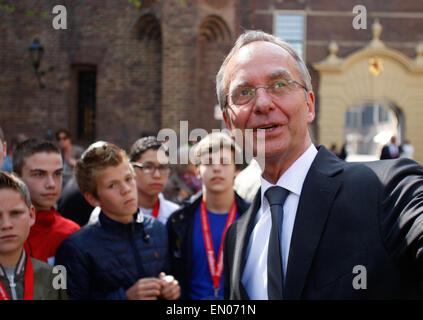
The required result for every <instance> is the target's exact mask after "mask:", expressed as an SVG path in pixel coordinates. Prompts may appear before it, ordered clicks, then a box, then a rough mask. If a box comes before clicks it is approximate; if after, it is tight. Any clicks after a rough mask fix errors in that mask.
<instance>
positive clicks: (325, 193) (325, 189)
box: [284, 146, 344, 299]
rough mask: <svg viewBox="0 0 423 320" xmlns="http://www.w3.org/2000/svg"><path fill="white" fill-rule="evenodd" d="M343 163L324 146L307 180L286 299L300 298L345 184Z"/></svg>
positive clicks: (291, 253) (303, 192)
mask: <svg viewBox="0 0 423 320" xmlns="http://www.w3.org/2000/svg"><path fill="white" fill-rule="evenodd" d="M343 166H344V162H343V161H342V160H340V159H339V158H338V157H336V156H335V155H333V154H332V153H330V152H329V151H328V150H327V149H326V148H325V147H323V146H321V147H319V152H318V154H317V156H316V158H315V160H314V161H313V164H312V165H311V167H310V170H309V172H308V174H307V176H306V179H305V181H304V185H303V189H302V191H301V196H300V200H299V203H298V209H297V215H296V218H295V223H294V229H293V232H292V238H291V247H290V250H289V258H288V266H287V273H286V283H285V292H284V295H285V298H286V299H300V298H301V295H302V292H303V289H304V286H305V282H306V279H307V275H308V273H309V271H310V267H311V264H312V262H313V259H314V256H315V253H316V251H317V248H318V245H319V242H320V238H321V236H322V234H323V230H324V227H325V225H326V221H327V219H328V216H329V212H330V210H331V207H332V204H333V201H334V200H335V197H336V194H337V192H338V190H339V188H340V187H341V185H342V175H341V174H340V173H342V171H343Z"/></svg>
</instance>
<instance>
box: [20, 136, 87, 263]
mask: <svg viewBox="0 0 423 320" xmlns="http://www.w3.org/2000/svg"><path fill="white" fill-rule="evenodd" d="M13 171H14V172H15V173H16V174H17V175H18V176H19V177H20V178H21V179H22V180H23V182H25V184H26V185H27V186H28V189H29V192H30V194H31V201H32V203H33V205H34V207H35V212H36V220H35V224H34V225H33V226H32V227H31V231H30V234H29V237H28V239H27V241H26V242H25V249H26V250H27V252H29V254H30V256H31V257H33V258H36V259H38V260H41V261H44V262H47V263H49V264H50V265H54V257H55V254H56V250H57V248H58V247H59V245H60V244H61V243H62V241H63V240H64V239H66V238H67V237H68V236H69V235H70V234H72V233H73V232H75V231H76V230H78V229H79V228H80V227H79V225H78V224H76V223H75V222H73V221H71V220H69V219H66V218H63V217H62V216H61V215H60V214H59V212H57V211H56V210H55V209H54V205H55V203H56V201H57V199H58V198H59V196H60V194H61V192H62V171H63V160H62V157H61V155H60V149H59V148H58V147H57V146H56V145H54V144H53V143H51V142H49V141H43V140H38V139H29V140H27V141H25V142H23V143H21V144H20V145H18V147H17V148H16V150H15V153H14V154H13Z"/></svg>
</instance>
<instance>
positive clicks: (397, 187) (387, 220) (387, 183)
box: [375, 159, 423, 278]
mask: <svg viewBox="0 0 423 320" xmlns="http://www.w3.org/2000/svg"><path fill="white" fill-rule="evenodd" d="M383 162H386V163H387V164H386V163H385V165H384V166H382V165H379V168H378V169H377V170H375V172H377V174H378V176H379V178H380V181H381V182H382V186H383V188H382V192H381V193H382V194H381V199H380V201H381V207H380V209H379V210H380V211H379V215H380V217H379V219H380V223H381V229H382V230H381V231H382V236H383V241H384V244H385V247H386V248H387V249H388V251H389V252H390V253H391V255H392V256H393V258H394V259H395V260H396V261H397V262H398V263H400V265H404V266H405V267H406V268H407V269H408V270H414V271H416V273H417V275H418V277H419V278H423V168H422V167H421V166H420V165H419V164H417V163H416V162H414V161H412V160H409V159H398V160H392V161H391V160H389V161H383ZM381 163H382V162H381Z"/></svg>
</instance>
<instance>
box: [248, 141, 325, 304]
mask: <svg viewBox="0 0 423 320" xmlns="http://www.w3.org/2000/svg"><path fill="white" fill-rule="evenodd" d="M316 155H317V149H316V147H315V146H314V145H313V144H311V145H310V147H309V148H308V149H307V150H306V151H305V152H304V153H303V154H302V155H301V156H300V157H299V158H298V159H297V160H296V161H295V162H294V163H293V164H292V165H291V166H290V167H289V168H288V170H286V171H285V173H284V174H283V175H282V176H281V177H280V178H279V180H278V181H277V183H276V185H277V186H280V187H283V188H285V189H287V190H289V191H290V193H289V195H288V197H287V198H286V200H285V203H284V206H283V210H284V215H283V222H282V237H281V246H282V261H283V272H284V274H283V276H284V277H285V276H286V268H287V265H288V254H289V248H290V244H291V235H292V230H293V228H294V222H295V216H296V213H297V208H298V201H299V199H300V195H301V189H302V187H303V183H304V180H305V177H306V175H307V173H308V170H309V169H310V166H311V164H312V162H313V160H314V158H315V157H316ZM272 186H273V184H271V183H270V182H268V181H266V180H265V179H263V177H261V206H260V208H259V210H258V212H257V215H256V220H255V227H254V229H253V231H252V233H251V236H250V239H249V242H248V247H247V252H246V258H247V260H246V263H245V268H244V272H243V274H242V277H241V281H242V284H243V285H244V287H245V289H246V291H247V293H248V296H249V297H250V299H252V300H267V299H268V296H267V248H268V242H269V236H270V228H271V226H272V218H271V213H270V206H269V202H268V201H267V199H266V197H265V196H264V193H265V192H266V190H267V189H268V188H270V187H272Z"/></svg>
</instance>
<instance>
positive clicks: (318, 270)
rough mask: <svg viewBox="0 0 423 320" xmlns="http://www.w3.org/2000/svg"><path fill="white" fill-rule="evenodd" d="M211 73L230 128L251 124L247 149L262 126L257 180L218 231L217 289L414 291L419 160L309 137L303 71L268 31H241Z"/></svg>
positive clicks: (369, 294) (309, 94)
mask: <svg viewBox="0 0 423 320" xmlns="http://www.w3.org/2000/svg"><path fill="white" fill-rule="evenodd" d="M216 80H217V94H218V99H219V103H220V106H221V108H222V111H223V116H224V119H225V122H226V125H227V126H228V128H229V129H230V130H232V131H233V133H234V135H235V134H236V130H240V131H241V132H242V133H243V134H244V137H247V135H246V134H245V133H246V132H247V130H253V137H254V139H253V140H254V141H253V142H250V141H246V142H245V143H253V150H255V151H257V149H258V148H257V142H256V138H257V132H258V131H259V130H260V129H261V130H264V135H265V163H264V168H263V174H262V177H261V189H260V190H259V191H258V193H257V195H256V197H255V200H254V202H253V204H252V205H251V207H250V209H249V210H248V211H247V212H246V213H245V214H244V215H243V216H242V217H241V218H240V219H239V220H237V221H236V222H235V223H233V224H232V225H231V226H230V227H229V229H228V231H227V234H226V238H225V245H224V280H225V282H224V285H225V298H227V299H264V300H266V299H384V298H386V299H401V298H420V297H421V296H420V292H419V283H420V281H421V275H422V273H423V264H422V260H423V250H422V247H423V168H422V167H421V166H419V165H418V164H417V163H415V162H413V161H410V160H406V159H399V160H392V161H380V162H373V163H368V164H360V163H347V162H344V161H342V160H340V159H339V158H338V157H336V156H335V155H333V154H332V153H330V152H329V151H328V150H327V149H325V148H324V147H323V146H321V147H318V148H316V147H315V146H314V145H313V143H312V141H311V138H310V134H309V131H308V124H310V123H311V122H312V121H313V120H314V117H315V106H314V93H313V91H312V86H311V79H310V75H309V73H308V70H307V68H306V66H305V65H304V62H303V61H302V59H301V58H300V57H299V56H298V55H297V54H296V53H295V51H294V50H293V49H292V48H291V47H290V46H289V45H288V44H286V43H285V42H283V41H281V40H280V39H278V38H276V37H274V36H272V35H270V34H266V33H264V32H260V31H247V32H246V33H244V34H242V35H241V36H240V37H239V38H238V40H237V42H236V44H235V46H234V48H233V49H232V51H231V52H230V53H229V55H228V56H227V58H226V59H225V61H224V63H223V65H222V67H221V69H220V71H219V73H218V75H217V79H216ZM246 140H248V139H246ZM276 198H278V199H276ZM278 219H279V220H278ZM269 239H270V240H269Z"/></svg>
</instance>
